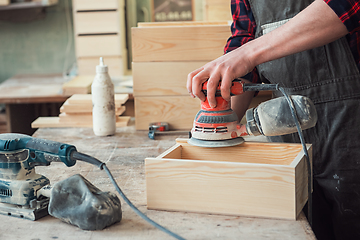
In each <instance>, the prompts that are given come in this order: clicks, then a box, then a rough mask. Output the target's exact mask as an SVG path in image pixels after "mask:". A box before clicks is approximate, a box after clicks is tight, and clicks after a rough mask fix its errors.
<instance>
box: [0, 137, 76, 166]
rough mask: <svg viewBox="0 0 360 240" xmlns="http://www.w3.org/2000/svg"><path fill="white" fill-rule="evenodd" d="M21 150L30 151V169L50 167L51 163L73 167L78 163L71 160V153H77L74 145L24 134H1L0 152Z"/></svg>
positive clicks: (28, 161)
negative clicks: (43, 166)
mask: <svg viewBox="0 0 360 240" xmlns="http://www.w3.org/2000/svg"><path fill="white" fill-rule="evenodd" d="M20 149H28V150H29V158H28V160H27V163H28V165H29V167H33V166H37V165H49V164H50V163H51V162H63V163H65V165H66V166H68V167H71V166H73V165H75V163H76V160H74V159H72V158H71V153H72V152H73V151H76V148H75V146H73V145H69V144H65V143H60V142H55V141H50V140H45V139H39V138H34V137H31V136H28V135H24V134H15V133H5V134H0V151H5V152H11V151H17V150H20Z"/></svg>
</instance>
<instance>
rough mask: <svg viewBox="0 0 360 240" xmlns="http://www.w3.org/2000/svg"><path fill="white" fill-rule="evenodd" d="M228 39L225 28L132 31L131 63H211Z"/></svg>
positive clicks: (183, 27) (194, 27)
mask: <svg viewBox="0 0 360 240" xmlns="http://www.w3.org/2000/svg"><path fill="white" fill-rule="evenodd" d="M230 35H231V32H230V27H229V26H228V25H219V26H178V27H177V26H175V27H157V28H132V56H133V61H134V62H156V61H211V60H213V59H215V58H217V57H220V56H221V55H223V53H224V52H223V51H224V46H225V44H226V41H227V39H228V38H229V37H230Z"/></svg>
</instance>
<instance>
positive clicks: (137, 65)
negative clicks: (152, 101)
mask: <svg viewBox="0 0 360 240" xmlns="http://www.w3.org/2000/svg"><path fill="white" fill-rule="evenodd" d="M206 63H207V62H133V64H132V69H133V81H134V87H133V91H134V96H135V97H136V96H156V95H157V96H161V95H187V94H188V91H187V89H186V81H187V75H188V74H189V73H190V72H191V71H193V70H195V69H197V68H199V67H201V66H203V65H205V64H206Z"/></svg>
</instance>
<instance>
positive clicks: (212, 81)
mask: <svg viewBox="0 0 360 240" xmlns="http://www.w3.org/2000/svg"><path fill="white" fill-rule="evenodd" d="M254 67H255V65H254V64H252V63H251V61H250V60H249V59H248V57H247V55H246V51H244V50H242V47H240V48H238V49H235V50H233V51H232V52H230V53H228V54H225V55H223V56H221V57H219V58H217V59H215V60H214V61H212V62H209V63H207V64H205V65H204V66H203V67H201V68H199V69H196V70H195V71H193V72H191V73H189V75H188V78H187V89H188V91H189V93H190V95H191V96H192V97H198V98H199V99H200V100H201V101H205V99H206V98H205V95H204V93H203V92H202V84H203V83H204V82H206V81H208V85H207V98H208V101H209V104H210V107H212V108H214V107H216V99H215V92H216V88H217V86H218V85H219V82H220V81H221V96H222V97H223V98H224V99H225V100H226V101H230V87H231V84H232V81H233V80H234V79H236V78H239V77H242V76H244V75H246V74H247V73H249V72H250V71H251V70H252V69H253V68H254Z"/></svg>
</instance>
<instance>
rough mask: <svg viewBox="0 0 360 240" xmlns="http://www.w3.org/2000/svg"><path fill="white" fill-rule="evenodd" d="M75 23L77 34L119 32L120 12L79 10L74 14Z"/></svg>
mask: <svg viewBox="0 0 360 240" xmlns="http://www.w3.org/2000/svg"><path fill="white" fill-rule="evenodd" d="M74 25H75V26H74V27H75V29H74V30H75V34H76V35H78V34H96V33H119V30H120V28H119V13H118V11H106V12H77V13H75V14H74ZM121 34H122V33H121Z"/></svg>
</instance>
